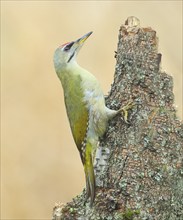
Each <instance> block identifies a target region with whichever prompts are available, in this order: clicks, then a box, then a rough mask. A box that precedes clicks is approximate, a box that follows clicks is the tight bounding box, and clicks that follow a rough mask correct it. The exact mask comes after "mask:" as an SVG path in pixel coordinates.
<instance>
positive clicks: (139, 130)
mask: <svg viewBox="0 0 183 220" xmlns="http://www.w3.org/2000/svg"><path fill="white" fill-rule="evenodd" d="M116 60H117V63H116V67H115V75H114V82H113V84H112V87H111V91H110V94H109V96H108V97H107V98H106V103H107V106H108V107H110V108H111V109H119V108H120V107H121V106H124V105H125V104H127V103H128V102H129V101H130V100H133V102H134V103H135V104H136V105H135V106H134V107H133V109H132V110H130V114H129V121H130V124H126V123H124V121H123V118H122V116H120V115H119V116H117V117H116V118H115V119H113V120H112V121H111V122H110V123H109V127H108V130H107V132H106V135H105V137H104V138H103V139H102V140H100V146H99V148H98V151H97V158H96V167H95V170H96V178H97V185H98V187H97V192H96V199H95V203H94V206H93V208H90V207H89V203H88V202H85V196H86V195H85V190H83V192H82V193H81V195H79V196H77V197H76V198H74V199H73V201H72V202H70V203H68V204H66V205H64V206H61V205H56V206H55V208H54V211H53V219H54V220H61V219H64V220H71V219H78V220H87V219H94V220H97V219H105V220H120V219H136V220H137V219H139V220H145V219H146V220H156V219H157V220H160V219H161V220H182V219H183V124H181V122H180V121H179V119H178V118H177V117H176V112H175V109H174V107H173V104H174V95H173V91H172V89H173V80H172V77H171V76H169V75H167V74H166V73H165V72H163V71H161V69H160V62H161V54H159V53H158V39H157V37H156V32H155V31H154V30H152V29H151V28H142V27H140V24H139V20H138V19H137V18H135V17H130V18H128V19H127V21H126V23H125V25H122V26H121V27H120V31H119V42H118V49H117V53H116ZM71 184H72V183H71Z"/></svg>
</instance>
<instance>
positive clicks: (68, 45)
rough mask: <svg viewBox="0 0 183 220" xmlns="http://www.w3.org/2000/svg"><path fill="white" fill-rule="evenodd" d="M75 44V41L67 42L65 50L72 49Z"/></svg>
mask: <svg viewBox="0 0 183 220" xmlns="http://www.w3.org/2000/svg"><path fill="white" fill-rule="evenodd" d="M73 44H74V42H71V43H69V44H67V45H66V46H65V47H64V51H68V50H70V49H71V47H72V45H73Z"/></svg>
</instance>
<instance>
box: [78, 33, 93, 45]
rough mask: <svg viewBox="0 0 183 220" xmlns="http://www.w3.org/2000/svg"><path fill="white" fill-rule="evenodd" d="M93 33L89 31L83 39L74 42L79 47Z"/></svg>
mask: <svg viewBox="0 0 183 220" xmlns="http://www.w3.org/2000/svg"><path fill="white" fill-rule="evenodd" d="M92 33H93V32H92V31H90V32H89V33H87V34H85V35H84V36H83V37H81V38H79V39H78V40H76V41H75V43H77V44H78V45H79V46H82V45H83V44H84V42H85V40H86V39H87V38H88V37H89V36H90V35H91V34H92Z"/></svg>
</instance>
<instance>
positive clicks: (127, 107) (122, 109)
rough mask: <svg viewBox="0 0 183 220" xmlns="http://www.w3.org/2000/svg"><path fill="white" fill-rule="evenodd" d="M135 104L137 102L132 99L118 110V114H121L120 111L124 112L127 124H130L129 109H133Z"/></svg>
mask: <svg viewBox="0 0 183 220" xmlns="http://www.w3.org/2000/svg"><path fill="white" fill-rule="evenodd" d="M133 106H135V103H133V102H132V101H131V102H129V103H128V104H127V105H125V106H124V107H123V108H121V109H119V110H118V111H117V114H119V113H121V112H122V114H123V119H124V121H125V122H126V123H127V124H130V123H129V121H128V115H129V114H128V110H129V109H132V108H133Z"/></svg>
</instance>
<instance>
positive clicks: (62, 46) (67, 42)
mask: <svg viewBox="0 0 183 220" xmlns="http://www.w3.org/2000/svg"><path fill="white" fill-rule="evenodd" d="M69 43H70V42H67V43H65V44H62V45H60V47H61V48H62V47H64V46H65V45H67V44H69Z"/></svg>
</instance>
